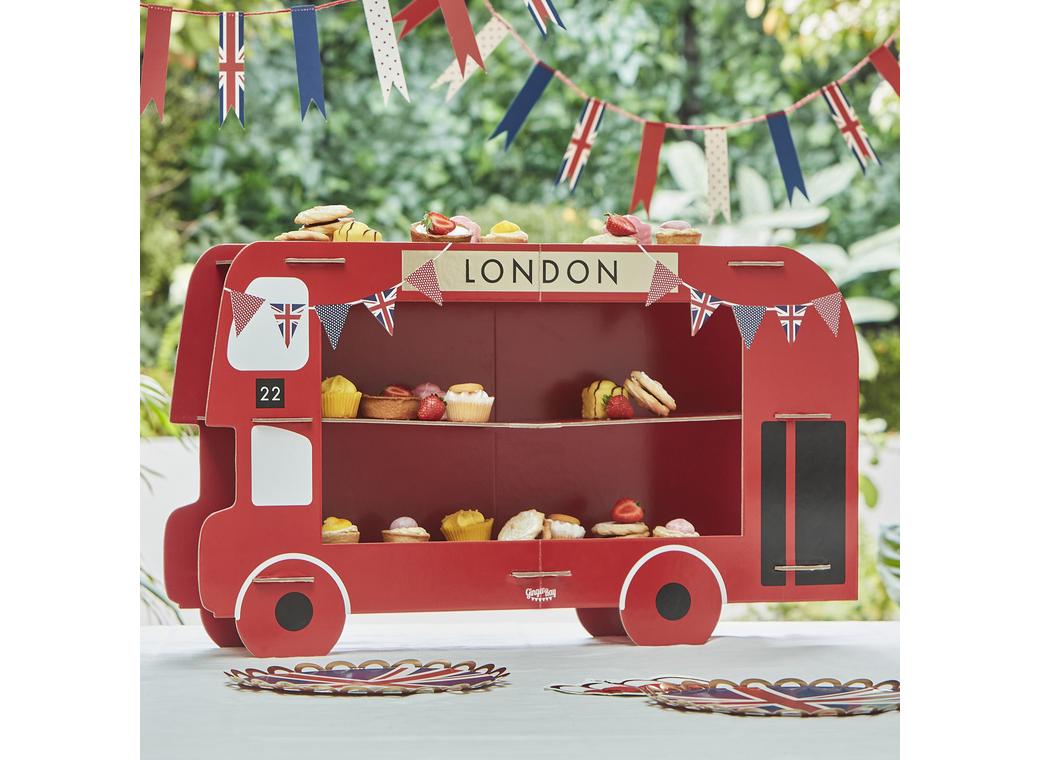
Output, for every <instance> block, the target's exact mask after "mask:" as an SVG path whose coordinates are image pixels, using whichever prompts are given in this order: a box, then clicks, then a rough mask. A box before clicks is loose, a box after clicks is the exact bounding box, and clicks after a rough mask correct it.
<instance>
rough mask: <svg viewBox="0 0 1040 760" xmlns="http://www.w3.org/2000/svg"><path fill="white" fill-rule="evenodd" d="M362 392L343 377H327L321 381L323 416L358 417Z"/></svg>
mask: <svg viewBox="0 0 1040 760" xmlns="http://www.w3.org/2000/svg"><path fill="white" fill-rule="evenodd" d="M360 403H361V391H359V390H358V389H357V386H355V385H354V383H352V382H350V381H349V380H347V378H345V377H343V375H335V376H334V377H326V378H325V379H324V380H322V381H321V416H322V417H339V418H350V417H357V413H358V404H360Z"/></svg>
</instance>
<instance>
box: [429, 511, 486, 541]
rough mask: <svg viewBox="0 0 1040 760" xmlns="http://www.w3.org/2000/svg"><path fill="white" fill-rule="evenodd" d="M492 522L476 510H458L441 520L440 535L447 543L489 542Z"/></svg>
mask: <svg viewBox="0 0 1040 760" xmlns="http://www.w3.org/2000/svg"><path fill="white" fill-rule="evenodd" d="M494 522H495V518H493V517H489V518H488V519H486V520H485V519H484V515H482V514H481V513H480V512H479V511H477V510H476V509H460V510H459V511H458V512H452V513H451V514H450V515H448V516H447V517H445V518H444V519H443V520H441V533H443V534H444V537H445V538H446V539H448V540H449V541H490V540H491V526H492V524H493V523H494Z"/></svg>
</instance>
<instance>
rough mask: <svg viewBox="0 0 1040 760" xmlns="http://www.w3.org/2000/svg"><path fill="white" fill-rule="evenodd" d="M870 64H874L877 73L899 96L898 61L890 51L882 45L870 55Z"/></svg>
mask: <svg viewBox="0 0 1040 760" xmlns="http://www.w3.org/2000/svg"><path fill="white" fill-rule="evenodd" d="M869 57H870V62H871V63H872V64H874V68H875V69H877V70H878V73H879V74H880V75H881V76H883V77H884V78H885V79H886V80H887V81H888V83H889V84H890V85H892V89H893V90H895V91H896V95H898V94H899V61H898V60H897V59H896V57H895V55H893V53H892V51H891V50H889V49H888V47H887V46H885V45H882V46H881V47H879V48H878V49H877V50H875V51H874V52H873V53H871V54H870V56H869Z"/></svg>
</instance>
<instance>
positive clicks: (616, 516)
mask: <svg viewBox="0 0 1040 760" xmlns="http://www.w3.org/2000/svg"><path fill="white" fill-rule="evenodd" d="M643 516H644V513H643V508H642V507H641V506H640V505H639V502H638V501H636V500H635V499H632V498H628V497H625V498H623V499H618V500H617V501H616V502H615V503H614V508H613V509H612V510H611V512H610V521H609V522H601V523H596V524H595V525H593V526H592V531H591V533H592V535H594V536H597V537H599V538H645V537H647V536H649V535H650V529H649V528H648V527H646V523H645V522H643Z"/></svg>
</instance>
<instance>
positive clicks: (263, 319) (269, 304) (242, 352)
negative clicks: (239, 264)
mask: <svg viewBox="0 0 1040 760" xmlns="http://www.w3.org/2000/svg"><path fill="white" fill-rule="evenodd" d="M246 292H247V293H249V294H250V295H254V296H258V297H260V298H263V299H264V301H265V303H264V305H263V306H261V307H260V310H259V311H258V312H257V313H256V314H255V315H254V316H253V318H252V319H251V320H249V323H248V324H247V325H246V326H245V329H243V330H242V334H241V335H236V334H235V330H234V329H232V330H231V331H230V334H229V335H228V346H227V356H228V363H229V364H230V365H231V366H232V367H234V368H235V369H237V370H262V371H270V370H275V371H283V372H289V371H292V370H297V369H300V368H301V367H303V366H304V365H305V364H306V363H307V353H308V343H309V340H308V336H307V330H308V327H309V323H310V320H309V319H308V311H307V305H308V304H307V285H306V284H304V282H303V280H300V279H297V278H296V277H257V278H256V279H255V280H253V281H252V282H251V283H249V287H247V288H246Z"/></svg>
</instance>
